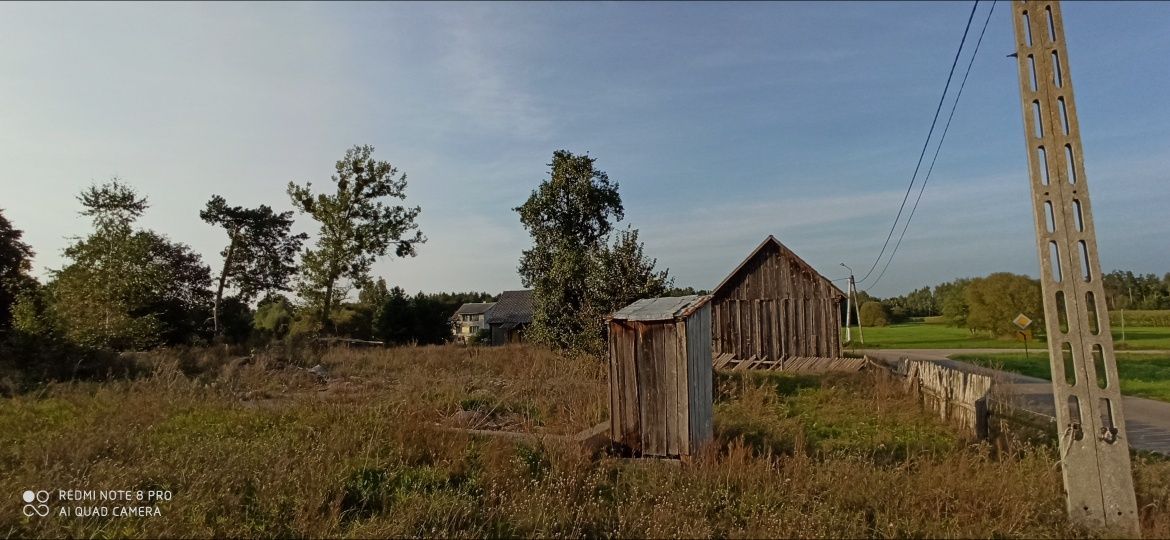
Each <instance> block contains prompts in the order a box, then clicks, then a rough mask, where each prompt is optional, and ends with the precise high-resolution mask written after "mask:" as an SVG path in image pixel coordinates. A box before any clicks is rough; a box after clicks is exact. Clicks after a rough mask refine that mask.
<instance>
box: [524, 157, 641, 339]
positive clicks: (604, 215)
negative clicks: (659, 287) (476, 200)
mask: <svg viewBox="0 0 1170 540" xmlns="http://www.w3.org/2000/svg"><path fill="white" fill-rule="evenodd" d="M595 162H596V160H595V159H594V158H592V157H589V156H588V155H585V156H577V155H573V154H572V153H570V152H567V151H565V150H557V151H556V152H554V153H553V160H552V163H550V164H549V166H550V167H551V172H550V174H549V178H548V179H547V180H545V181H543V182H541V184H540V185H539V186H538V187H537V189H536V190H535V191H533V192H532V194H531V195H530V196H529V197H528V200H527V201H525V202H524V204H522V205H520V206H519V207H517V208H515V210H516V212H518V213H519V214H520V223H521V224H523V225H524V228H525V229H527V230H528V233H529V234H530V235H531V236H532V247H531V248H530V249H526V250H524V253H523V255H522V257H521V259H520V268H519V272H520V277H521V279H522V281H523V283H524V286H526V287H532V288H533V304H534V305H533V311H534V312H533V321H532V326H531V328H529V330H528V336H529V337H530V338H531V339H533V340H534V341H536V342H540V343H544V344H547V345H550V346H553V347H558V348H574V349H586V350H592V349H596V348H597V347H598V343H597V337H598V336H599V332H600V328H598V327H599V326H600V325H599V324H598V321H599V320H600V317H601V316H602V315H604V313H603V310H604V308H603V307H601V306H598V305H596V304H594V302H593V301H592V300H593V298H592V296H593V295H591V294H590V283H589V275H590V273H591V272H592V271H593V270H592V268H591V267H592V265H593V259H594V257H595V256H596V254H597V253H598V252H599V251H600V250H602V249H604V248H605V243H606V238H607V237H608V235H609V232H610V230H611V229H612V227H613V225H612V221H611V220H621V219H622V218H623V217H625V213H624V209H623V208H622V199H621V196H620V195H618V185H617V183H615V182H611V181H610V179H609V176H608V175H607V174H605V172H603V171H601V170H598V169H597V167H596V166H595Z"/></svg>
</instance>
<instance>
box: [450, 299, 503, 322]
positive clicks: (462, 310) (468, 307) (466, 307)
mask: <svg viewBox="0 0 1170 540" xmlns="http://www.w3.org/2000/svg"><path fill="white" fill-rule="evenodd" d="M494 305H496V303H495V302H468V303H466V304H463V305H462V306H459V309H457V310H455V314H454V315H452V316H451V318H453V319H454V318H458V317H459V316H460V315H480V314H483V313H487V310H489V309H491V308H492V306H494Z"/></svg>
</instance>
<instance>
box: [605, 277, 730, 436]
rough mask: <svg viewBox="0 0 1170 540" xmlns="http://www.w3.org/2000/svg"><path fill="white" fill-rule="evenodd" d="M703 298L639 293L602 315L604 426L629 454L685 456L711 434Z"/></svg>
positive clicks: (707, 310) (706, 315)
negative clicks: (606, 334) (606, 410)
mask: <svg viewBox="0 0 1170 540" xmlns="http://www.w3.org/2000/svg"><path fill="white" fill-rule="evenodd" d="M709 300H710V297H708V296H695V295H692V296H680V297H673V298H650V299H644V300H638V301H637V302H634V303H632V304H630V305H628V306H626V307H624V308H622V309H620V310H618V311H617V312H615V313H614V314H613V315H611V316H610V317H609V321H608V324H609V381H610V384H609V394H610V406H609V411H610V415H609V418H610V433H611V434H612V437H613V440H614V441H615V442H617V443H618V444H620V445H623V446H625V447H627V448H628V449H629V450H630V451H632V452H633V453H634V454H635V455H643V456H670V457H676V456H685V455H690V454H692V453H694V452H696V451H697V450H698V449H699V448H700V447H702V445H703V444H704V443H706V442H708V441H710V440H711V437H712V427H711V416H712V401H713V396H714V389H713V387H712V380H711V378H712V371H713V369H712V367H711V307H710V303H709Z"/></svg>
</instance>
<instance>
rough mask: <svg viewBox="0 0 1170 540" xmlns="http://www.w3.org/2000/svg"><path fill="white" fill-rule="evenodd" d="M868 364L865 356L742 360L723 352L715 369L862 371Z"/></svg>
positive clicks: (805, 371)
mask: <svg viewBox="0 0 1170 540" xmlns="http://www.w3.org/2000/svg"><path fill="white" fill-rule="evenodd" d="M867 364H868V360H866V359H864V358H816V357H803V356H794V357H789V358H781V359H780V360H766V359H760V358H757V357H754V356H753V357H751V358H748V359H746V360H740V359H738V358H736V357H735V355H733V354H723V355H720V356H719V357H718V358H716V359H715V369H730V370H732V371H741V370H756V371H783V372H787V373H828V372H830V371H861V370H862V368H864V367H865V366H866V365H867Z"/></svg>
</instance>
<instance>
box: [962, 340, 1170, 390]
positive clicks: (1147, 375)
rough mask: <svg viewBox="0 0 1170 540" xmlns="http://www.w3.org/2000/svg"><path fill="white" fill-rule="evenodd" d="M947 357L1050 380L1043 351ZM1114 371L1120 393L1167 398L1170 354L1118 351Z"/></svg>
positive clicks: (1169, 384)
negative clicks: (1119, 384) (1118, 380)
mask: <svg viewBox="0 0 1170 540" xmlns="http://www.w3.org/2000/svg"><path fill="white" fill-rule="evenodd" d="M951 358H953V359H955V360H963V361H965V362H971V363H974V364H978V365H981V366H987V367H992V368H996V369H1002V370H1004V371H1011V372H1013V373H1019V374H1021V375H1029V376H1032V377H1040V378H1042V379H1049V380H1051V379H1052V371H1051V368H1050V366H1049V363H1048V353H1047V352H1040V353H1036V352H1033V353H1031V354H1030V355H1029V357H1028V358H1025V357H1024V355H1023V354H1022V353H998V354H959V355H953V356H952V357H951ZM1117 374H1118V377H1120V378H1121V393H1122V394H1125V395H1127V396H1140V397H1147V398H1150V399H1159V400H1162V401H1170V354H1166V355H1162V354H1138V353H1131V354H1125V353H1120V354H1118V355H1117Z"/></svg>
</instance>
